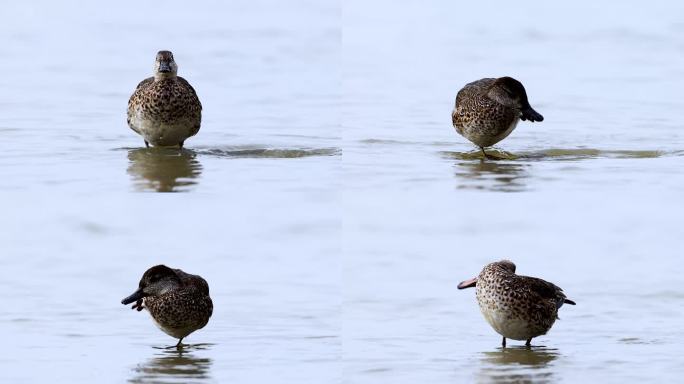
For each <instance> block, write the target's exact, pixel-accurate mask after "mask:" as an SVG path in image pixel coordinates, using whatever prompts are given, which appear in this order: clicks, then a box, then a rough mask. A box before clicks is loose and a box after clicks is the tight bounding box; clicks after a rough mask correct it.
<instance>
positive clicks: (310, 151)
mask: <svg viewBox="0 0 684 384" xmlns="http://www.w3.org/2000/svg"><path fill="white" fill-rule="evenodd" d="M198 153H199V154H201V155H208V156H215V157H224V158H269V159H296V158H302V157H313V156H339V155H341V154H342V150H341V149H339V148H268V147H261V146H247V147H226V148H211V149H202V150H200V151H199V152H198Z"/></svg>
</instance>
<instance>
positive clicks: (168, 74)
mask: <svg viewBox="0 0 684 384" xmlns="http://www.w3.org/2000/svg"><path fill="white" fill-rule="evenodd" d="M177 73H178V65H176V61H175V60H173V53H171V51H159V52H158V53H157V59H156V60H155V61H154V78H155V80H160V79H168V78H173V77H175V76H176V74H177Z"/></svg>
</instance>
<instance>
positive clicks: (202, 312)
mask: <svg viewBox="0 0 684 384" xmlns="http://www.w3.org/2000/svg"><path fill="white" fill-rule="evenodd" d="M121 302H122V303H123V304H130V303H132V302H135V304H133V307H132V308H133V309H137V310H138V311H141V310H143V309H145V308H146V309H147V310H148V311H149V312H150V315H151V316H152V319H153V320H154V322H155V324H156V325H157V326H158V327H159V328H160V329H161V330H162V331H164V332H165V333H166V334H168V335H170V336H172V337H175V338H177V339H179V341H178V345H180V344H181V341H182V340H183V338H184V337H186V336H188V335H189V334H190V333H192V332H194V331H196V330H198V329H201V328H203V327H204V326H205V325H207V322H209V318H210V317H211V314H212V312H213V308H214V307H213V303H212V301H211V297H209V285H208V284H207V282H206V281H205V280H204V279H203V278H202V277H200V276H197V275H191V274H189V273H185V272H183V271H182V270H180V269H171V268H169V267H167V266H165V265H157V266H154V267H152V268H150V269H148V270H147V271H146V272H145V273H144V274H143V277H142V278H141V279H140V283H139V288H138V290H137V291H136V292H135V293H133V294H132V295H131V296H129V297H127V298H125V299H123V300H122V301H121Z"/></svg>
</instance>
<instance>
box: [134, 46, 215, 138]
mask: <svg viewBox="0 0 684 384" xmlns="http://www.w3.org/2000/svg"><path fill="white" fill-rule="evenodd" d="M177 73H178V66H177V65H176V62H175V61H174V60H173V54H172V53H171V52H170V51H159V53H157V59H156V60H155V63H154V77H149V78H147V79H145V80H143V81H141V82H140V84H138V86H137V87H136V89H135V92H133V95H132V96H131V98H130V99H129V100H128V126H129V127H131V129H132V130H134V131H135V132H137V133H138V134H139V135H141V136H142V137H143V139H144V140H145V145H146V146H148V147H149V145H150V144H152V145H154V146H175V145H178V146H179V147H180V148H183V143H184V142H185V140H186V139H187V138H188V137H190V136H194V135H195V134H197V132H198V131H199V129H200V122H201V120H202V104H201V103H200V101H199V98H198V97H197V93H195V89H194V88H192V86H191V85H190V83H188V82H187V81H186V80H185V79H184V78H182V77H180V76H178V75H177Z"/></svg>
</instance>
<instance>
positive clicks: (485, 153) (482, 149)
mask: <svg viewBox="0 0 684 384" xmlns="http://www.w3.org/2000/svg"><path fill="white" fill-rule="evenodd" d="M480 150H481V151H482V157H483V158H484V159H486V158H487V152H485V150H484V147H480Z"/></svg>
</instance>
